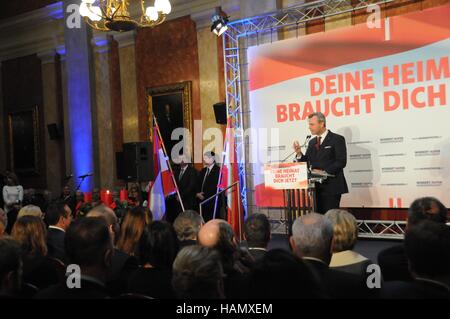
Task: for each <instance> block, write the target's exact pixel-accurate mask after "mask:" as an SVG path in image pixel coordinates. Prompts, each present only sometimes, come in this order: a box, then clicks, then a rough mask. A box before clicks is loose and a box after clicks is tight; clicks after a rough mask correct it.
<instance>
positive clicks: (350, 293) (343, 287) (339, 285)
mask: <svg viewBox="0 0 450 319" xmlns="http://www.w3.org/2000/svg"><path fill="white" fill-rule="evenodd" d="M332 240H333V225H332V224H331V222H330V221H329V220H328V219H326V218H325V216H324V215H321V214H317V213H310V214H307V215H304V216H301V217H299V218H297V219H296V220H295V222H294V224H293V225H292V237H291V238H290V243H291V247H292V249H293V252H294V253H295V254H296V255H297V256H298V257H300V258H302V259H303V260H304V261H305V262H306V264H307V265H309V266H310V267H311V269H312V270H313V272H314V273H315V275H316V276H317V278H318V279H319V280H320V282H321V283H322V286H323V287H324V291H325V292H327V293H328V295H329V296H330V297H331V298H369V297H372V296H373V294H375V291H374V292H372V293H371V291H370V290H369V289H368V288H367V285H366V283H365V282H364V283H361V280H360V279H359V278H358V276H356V275H352V274H348V273H345V272H342V271H337V270H333V269H330V268H329V264H330V261H331V254H332V252H331V251H332V246H331V245H332Z"/></svg>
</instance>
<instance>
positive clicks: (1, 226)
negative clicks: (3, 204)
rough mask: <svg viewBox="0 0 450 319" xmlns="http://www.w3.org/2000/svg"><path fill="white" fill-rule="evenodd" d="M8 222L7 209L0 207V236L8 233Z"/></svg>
mask: <svg viewBox="0 0 450 319" xmlns="http://www.w3.org/2000/svg"><path fill="white" fill-rule="evenodd" d="M7 222H8V218H7V217H6V213H5V211H4V210H3V209H2V208H0V238H2V237H3V236H4V235H6V223H7Z"/></svg>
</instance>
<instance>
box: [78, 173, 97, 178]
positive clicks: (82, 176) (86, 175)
mask: <svg viewBox="0 0 450 319" xmlns="http://www.w3.org/2000/svg"><path fill="white" fill-rule="evenodd" d="M92 175H94V173H87V174H85V175H81V176H78V178H86V177H89V176H92Z"/></svg>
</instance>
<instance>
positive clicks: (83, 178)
mask: <svg viewBox="0 0 450 319" xmlns="http://www.w3.org/2000/svg"><path fill="white" fill-rule="evenodd" d="M87 177H88V176H82V177H78V178H79V179H80V182H79V183H78V186H77V189H76V190H75V193H76V192H77V191H79V190H80V187H81V184H82V183H83V182H84V180H85V179H86V178H87Z"/></svg>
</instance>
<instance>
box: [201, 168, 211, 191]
mask: <svg viewBox="0 0 450 319" xmlns="http://www.w3.org/2000/svg"><path fill="white" fill-rule="evenodd" d="M209 172H210V169H209V168H207V169H206V173H205V177H203V183H202V192H203V185H205V181H206V178H207V177H208V175H209Z"/></svg>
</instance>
